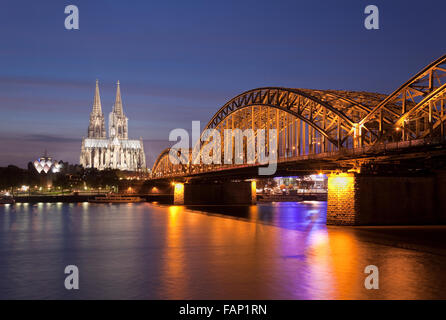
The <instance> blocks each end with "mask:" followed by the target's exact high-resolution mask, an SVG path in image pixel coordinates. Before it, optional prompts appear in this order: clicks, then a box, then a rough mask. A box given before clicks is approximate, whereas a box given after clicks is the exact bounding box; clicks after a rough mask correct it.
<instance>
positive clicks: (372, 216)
mask: <svg viewBox="0 0 446 320" xmlns="http://www.w3.org/2000/svg"><path fill="white" fill-rule="evenodd" d="M445 192H446V171H439V172H435V173H432V174H430V175H423V176H416V175H412V176H384V175H382V176H376V175H373V176H367V175H360V174H346V173H341V174H332V175H329V176H328V202H327V224H329V225H351V226H354V225H398V224H399V225H401V224H408V225H415V224H418V225H420V224H444V223H446V201H445V200H444V195H445V194H446V193H445Z"/></svg>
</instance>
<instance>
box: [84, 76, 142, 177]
mask: <svg viewBox="0 0 446 320" xmlns="http://www.w3.org/2000/svg"><path fill="white" fill-rule="evenodd" d="M80 164H81V165H82V166H83V167H84V168H97V169H99V170H104V169H120V170H126V171H137V170H143V169H145V168H146V157H145V154H144V146H143V141H142V138H140V139H139V140H129V138H128V118H127V117H126V116H125V114H124V110H123V108H122V99H121V90H120V88H119V81H118V84H117V88H116V100H115V104H114V106H113V111H112V112H110V115H109V118H108V138H107V134H106V132H105V118H104V114H103V113H102V107H101V97H100V95H99V84H98V81H97V80H96V91H95V94H94V101H93V110H92V111H91V113H90V125H89V126H88V137H87V138H83V139H82V149H81V156H80Z"/></svg>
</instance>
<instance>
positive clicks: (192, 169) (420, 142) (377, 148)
mask: <svg viewBox="0 0 446 320" xmlns="http://www.w3.org/2000/svg"><path fill="white" fill-rule="evenodd" d="M444 143H446V138H445V137H433V138H423V139H417V140H409V141H402V142H401V141H400V142H388V143H379V144H375V145H373V146H364V147H357V148H351V149H341V150H340V151H333V152H324V153H313V154H306V155H300V156H293V157H281V158H280V159H278V160H277V163H287V162H300V161H307V160H320V159H342V158H345V157H354V156H361V155H371V154H382V153H385V152H389V151H398V150H403V149H408V148H414V147H422V146H428V145H438V144H444ZM261 165H262V164H259V163H252V164H247V163H245V164H212V165H204V164H200V165H192V166H191V165H184V166H183V167H181V168H179V169H177V171H174V172H167V173H164V174H159V173H158V174H155V175H153V176H152V179H162V178H172V177H185V176H190V175H196V174H203V173H208V172H219V171H226V170H233V169H243V168H249V167H258V166H261Z"/></svg>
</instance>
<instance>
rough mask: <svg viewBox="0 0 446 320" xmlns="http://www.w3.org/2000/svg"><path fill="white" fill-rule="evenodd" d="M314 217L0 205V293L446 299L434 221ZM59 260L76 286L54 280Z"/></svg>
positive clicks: (296, 209) (271, 208) (276, 211)
mask: <svg viewBox="0 0 446 320" xmlns="http://www.w3.org/2000/svg"><path fill="white" fill-rule="evenodd" d="M325 216H326V202H302V203H273V204H259V205H257V206H250V207H244V206H224V207H221V206H215V207H213V206H209V207H187V208H186V207H182V206H160V205H154V204H150V203H140V204H113V205H108V204H88V203H78V204H62V203H58V204H49V203H40V204H35V205H32V204H16V205H5V206H0V299H22V298H26V299H439V298H442V299H445V298H446V289H445V288H446V275H445V270H446V250H445V248H444V244H445V243H446V242H445V234H446V228H445V227H369V228H365V227H361V228H358V227H355V228H353V227H327V226H326V225H325ZM67 265H75V266H77V267H78V269H79V274H80V278H79V279H80V288H79V290H71V291H69V290H66V289H65V287H64V280H65V277H66V275H65V274H64V269H65V266H67ZM367 265H375V266H377V267H378V270H379V289H378V290H367V289H366V288H365V287H364V280H365V278H366V276H367V274H365V273H364V268H365V267H366V266H367Z"/></svg>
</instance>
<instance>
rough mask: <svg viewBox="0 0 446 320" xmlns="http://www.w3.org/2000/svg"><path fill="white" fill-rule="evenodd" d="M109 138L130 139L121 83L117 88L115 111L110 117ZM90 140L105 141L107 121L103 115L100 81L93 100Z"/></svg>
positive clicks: (89, 129) (89, 128)
mask: <svg viewBox="0 0 446 320" xmlns="http://www.w3.org/2000/svg"><path fill="white" fill-rule="evenodd" d="M109 136H110V138H115V137H116V138H119V139H128V119H127V117H126V116H125V115H124V111H123V107H122V98H121V89H120V86H119V81H118V83H117V88H116V99H115V104H114V106H113V111H112V112H111V113H110V116H109ZM88 138H94V139H104V138H106V132H105V119H104V115H103V113H102V106H101V97H100V94H99V81H98V80H96V89H95V94H94V99H93V110H92V112H91V114H90V125H89V127H88Z"/></svg>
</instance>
